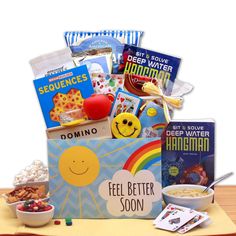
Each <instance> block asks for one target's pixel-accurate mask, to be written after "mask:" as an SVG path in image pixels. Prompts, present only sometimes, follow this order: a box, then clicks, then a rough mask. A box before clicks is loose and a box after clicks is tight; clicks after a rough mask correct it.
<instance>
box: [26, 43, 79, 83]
mask: <svg viewBox="0 0 236 236" xmlns="http://www.w3.org/2000/svg"><path fill="white" fill-rule="evenodd" d="M29 63H30V65H31V67H32V70H33V73H34V76H35V79H38V78H42V77H45V76H48V75H53V74H57V73H59V72H63V71H66V70H68V69H72V68H74V67H75V66H74V63H73V60H72V57H71V51H70V49H69V48H65V49H62V50H58V51H55V52H52V53H48V54H44V55H42V56H39V57H36V58H34V59H32V60H30V62H29Z"/></svg>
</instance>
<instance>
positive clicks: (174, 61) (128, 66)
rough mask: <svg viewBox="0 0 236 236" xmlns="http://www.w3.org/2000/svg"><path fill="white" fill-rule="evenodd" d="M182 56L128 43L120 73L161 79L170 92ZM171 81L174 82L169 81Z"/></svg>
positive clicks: (125, 47)
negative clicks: (178, 56) (174, 55)
mask: <svg viewBox="0 0 236 236" xmlns="http://www.w3.org/2000/svg"><path fill="white" fill-rule="evenodd" d="M180 61H181V59H180V58H177V57H173V56H170V55H166V54H162V53H159V52H154V51H150V50H147V49H144V48H140V47H135V46H131V45H128V44H126V45H125V46H124V50H123V55H122V60H121V63H120V65H119V73H124V74H134V75H141V76H147V77H151V78H157V79H161V80H163V82H164V88H165V89H166V93H167V94H170V93H171V90H172V86H173V83H174V82H175V79H176V76H177V72H178V69H179V65H180ZM169 81H171V82H172V83H169V84H168V82H169Z"/></svg>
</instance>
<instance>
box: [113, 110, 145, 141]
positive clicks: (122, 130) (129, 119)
mask: <svg viewBox="0 0 236 236" xmlns="http://www.w3.org/2000/svg"><path fill="white" fill-rule="evenodd" d="M111 130H112V133H113V135H114V136H115V137H116V138H137V137H138V136H139V134H140V132H141V124H140V121H139V119H138V118H137V117H136V116H135V115H133V114H131V113H127V112H124V113H120V114H119V115H118V116H116V117H115V118H114V119H113V120H112V124H111Z"/></svg>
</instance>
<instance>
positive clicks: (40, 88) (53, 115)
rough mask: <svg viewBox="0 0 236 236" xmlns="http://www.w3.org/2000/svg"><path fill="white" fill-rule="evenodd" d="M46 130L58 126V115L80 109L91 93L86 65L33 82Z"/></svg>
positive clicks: (92, 91)
mask: <svg viewBox="0 0 236 236" xmlns="http://www.w3.org/2000/svg"><path fill="white" fill-rule="evenodd" d="M34 86H35V89H36V92H37V95H38V99H39V103H40V106H41V109H42V112H43V116H44V120H45V122H46V126H47V128H51V127H55V126H59V125H60V123H59V121H60V114H61V113H62V112H66V111H69V110H75V109H80V108H82V106H83V100H84V99H85V98H88V97H90V96H91V95H92V94H93V93H94V90H93V86H92V83H91V80H90V76H89V73H88V70H87V67H86V65H83V66H80V67H75V68H73V69H70V70H66V71H63V72H60V73H57V74H53V75H49V76H46V77H43V78H40V79H36V80H34Z"/></svg>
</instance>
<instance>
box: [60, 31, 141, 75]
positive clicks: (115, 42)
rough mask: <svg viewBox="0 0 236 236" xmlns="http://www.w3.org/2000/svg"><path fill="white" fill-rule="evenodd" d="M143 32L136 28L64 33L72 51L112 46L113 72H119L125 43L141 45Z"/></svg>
mask: <svg viewBox="0 0 236 236" xmlns="http://www.w3.org/2000/svg"><path fill="white" fill-rule="evenodd" d="M142 34H143V32H142V31H136V30H102V31H98V32H86V31H69V32H65V33H64V37H65V41H66V44H67V46H69V47H70V48H71V51H72V53H76V52H82V51H86V50H89V49H94V48H104V47H111V48H112V53H113V68H112V71H113V74H117V73H118V67H119V64H120V58H121V56H122V52H123V47H124V45H123V44H130V45H134V46H139V42H140V39H141V36H142Z"/></svg>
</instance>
